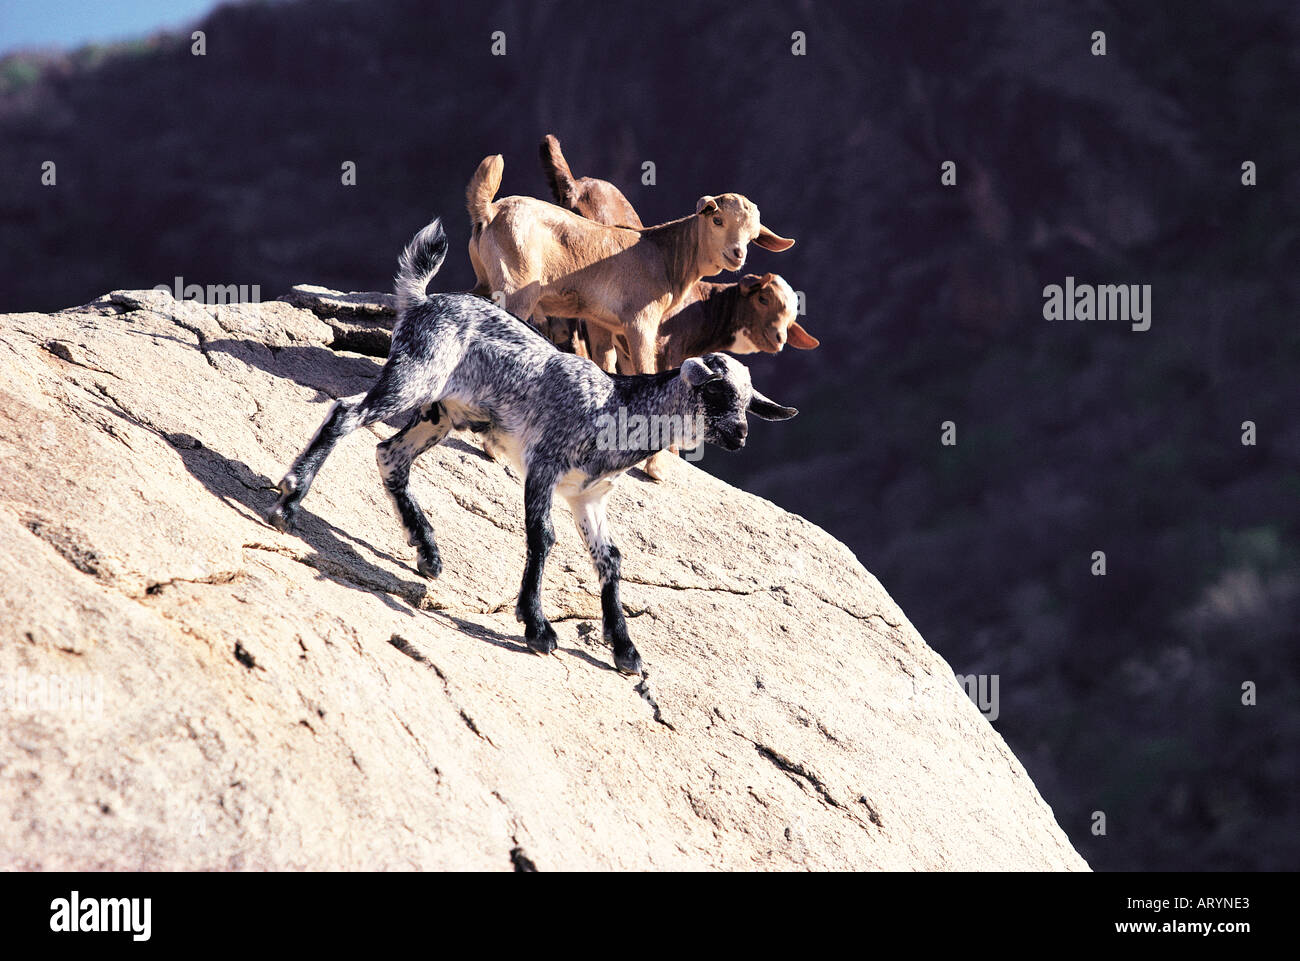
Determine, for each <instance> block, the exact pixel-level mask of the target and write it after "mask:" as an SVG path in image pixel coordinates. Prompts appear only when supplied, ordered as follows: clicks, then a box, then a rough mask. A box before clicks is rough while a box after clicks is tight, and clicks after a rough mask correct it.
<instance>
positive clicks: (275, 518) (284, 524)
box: [266, 504, 298, 533]
mask: <svg viewBox="0 0 1300 961" xmlns="http://www.w3.org/2000/svg"><path fill="white" fill-rule="evenodd" d="M297 513H298V512H297V510H295V509H294V508H292V507H286V506H285V505H284V504H276V505H275V506H274V507H272V508H271V512H270V513H269V514H267V515H266V522H267V523H268V524H270V525H271V526H272V527H274V528H275V529H276V530H278V531H284V532H286V533H288V531H289V529H290V528H291V527H293V520H294V515H295V514H297Z"/></svg>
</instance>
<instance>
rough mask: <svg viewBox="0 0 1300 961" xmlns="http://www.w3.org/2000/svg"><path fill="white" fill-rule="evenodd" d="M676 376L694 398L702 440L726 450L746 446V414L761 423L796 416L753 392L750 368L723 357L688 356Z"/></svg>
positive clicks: (791, 410)
mask: <svg viewBox="0 0 1300 961" xmlns="http://www.w3.org/2000/svg"><path fill="white" fill-rule="evenodd" d="M679 376H680V377H681V379H682V380H683V381H684V382H685V383H686V384H687V385H688V386H689V387H690V389H691V395H692V396H693V397H694V398H695V399H696V402H697V405H698V406H697V407H696V410H697V412H698V413H699V415H700V418H701V420H702V422H703V424H704V437H703V438H702V439H703V440H704V441H705V442H707V443H710V444H717V445H718V446H719V447H722V448H725V449H726V450H739V449H740V448H742V447H744V446H745V437H746V436H747V435H748V434H749V423H748V422H747V421H746V419H745V415H746V414H753V415H754V416H755V417H761V418H762V419H763V420H789V419H790V418H791V417H793V416H794V415H795V414H797V413H799V412H798V411H797V410H795V409H794V408H793V407H782V406H781V405H780V404H778V403H776V402H775V401H772V400H769V399H768V398H766V397H764V396H763V395H762V394H760V393H759V392H758V391H756V390H754V385H753V384H751V383H750V380H749V368H747V367H746V366H745V365H744V364H742V363H741V362H740V361H738V360H736V359H735V358H734V357H728V356H727V355H726V354H705V355H704V356H703V357H691V358H689V359H688V360H687V361H686V362H685V363H683V364H682V369H681V372H680V374H679Z"/></svg>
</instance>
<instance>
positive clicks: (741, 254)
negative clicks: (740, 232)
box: [731, 247, 745, 260]
mask: <svg viewBox="0 0 1300 961" xmlns="http://www.w3.org/2000/svg"><path fill="white" fill-rule="evenodd" d="M731 256H733V257H735V258H736V259H737V260H744V259H745V251H744V250H742V249H741V248H740V247H732V248H731Z"/></svg>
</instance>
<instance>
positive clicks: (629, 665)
mask: <svg viewBox="0 0 1300 961" xmlns="http://www.w3.org/2000/svg"><path fill="white" fill-rule="evenodd" d="M611 488H612V485H610V484H609V483H608V482H606V483H604V484H602V485H600V486H599V489H598V490H595V491H584V492H583V493H582V494H580V495H578V496H577V497H573V498H570V499H569V507H570V508H571V509H572V510H573V521H574V523H575V524H576V525H577V526H578V533H579V534H581V535H582V541H583V543H584V544H586V545H587V552H588V553H589V554H591V563H592V566H593V567H595V568H596V574H597V576H598V577H599V578H600V619H601V626H602V627H603V634H604V637H605V643H606V644H609V645H610V646H611V647H613V648H614V666H615V667H617V668H618V669H619V671H620V672H621V673H623V674H633V675H637V674H644V673H645V667H644V666H643V665H642V663H641V655H640V654H638V653H637V650H636V647H635V646H634V645H633V644H632V638H631V637H629V636H628V633H627V620H626V619H625V618H624V617H623V604H622V602H621V601H620V600H619V596H618V585H619V580H620V578H621V576H622V555H621V554H620V553H619V550H618V548H617V547H616V546H615V545H614V542H613V541H612V540H610V538H609V531H608V529H607V528H606V526H605V500H606V499H607V498H608V497H609V492H610V490H611Z"/></svg>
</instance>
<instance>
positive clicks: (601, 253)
mask: <svg viewBox="0 0 1300 961" xmlns="http://www.w3.org/2000/svg"><path fill="white" fill-rule="evenodd" d="M503 168H504V162H503V161H502V159H501V156H500V155H499V154H497V155H494V156H491V157H485V158H484V159H483V161H482V162H481V163H480V164H479V166H478V169H477V170H476V171H475V172H474V176H473V178H472V179H471V180H470V183H469V187H468V188H467V190H466V206H467V208H468V210H469V215H470V221H471V223H472V224H473V229H472V231H471V234H470V241H469V255H470V262H471V263H472V264H473V265H474V274H475V276H476V277H477V279H478V285H477V287H476V288H475V291H476V292H478V293H487V294H491V293H492V292H494V291H500V292H501V293H502V294H503V295H504V297H505V308H506V310H508V311H509V312H510V313H512V314H514V315H515V316H516V317H523V318H526V319H528V318H531V319H532V321H533V322H534V323H535V324H537V326H538V327H539V328H542V329H545V327H546V315H547V314H551V315H553V316H556V317H578V318H581V319H583V320H585V321H587V323H588V325H589V326H590V325H593V324H594V325H596V326H599V327H603V328H605V329H607V330H609V331H610V332H611V333H613V334H617V335H621V336H622V337H623V338H624V339H625V340H626V342H627V348H628V360H629V363H630V366H631V370H630V371H629V373H637V374H651V373H654V372H655V367H656V358H655V339H656V336H657V334H658V331H659V324H660V322H661V321H662V320H663V318H664V317H665V316H667V315H668V314H670V313H671V312H672V311H673V309H674V308H676V307H677V306H678V305H679V304H680V303H681V302H682V301H683V300H684V299H685V298H686V296H687V295H688V294H689V293H690V292H691V291H692V290H693V289H694V286H695V283H696V281H698V280H701V279H702V278H704V277H708V276H711V275H713V274H716V273H719V272H720V271H723V270H739V269H740V268H741V267H743V266H744V265H745V253H746V247H747V246H748V245H749V243H750V242H751V241H752V242H754V243H756V244H758V245H759V246H760V247H764V248H766V249H768V250H774V251H782V250H787V249H789V248H790V247H791V246H792V245H793V244H794V241H793V240H788V239H786V238H784V237H779V236H777V235H776V234H774V233H773V232H772V231H770V230H768V229H767V228H766V227H765V226H763V224H762V223H761V221H760V219H759V212H758V208H757V207H756V206H754V204H753V203H752V202H750V201H749V200H748V199H747V198H745V197H742V196H741V195H740V194H734V193H728V194H719V195H718V196H716V197H713V196H704V197H701V198H700V199H699V201H698V202H697V203H696V205H695V213H694V214H692V215H690V216H687V217H682V218H680V219H678V220H672V221H669V222H668V223H665V224H660V225H659V226H657V227H647V228H644V229H642V230H633V229H630V228H627V227H611V226H606V225H605V224H598V223H595V222H593V221H591V220H587V219H586V218H584V217H581V216H579V215H578V214H575V213H573V212H572V211H569V210H565V209H563V208H562V207H557V206H555V205H554V204H548V203H546V202H545V201H543V200H537V199H534V198H532V197H505V198H502V199H501V200H494V199H493V198H494V197H495V196H496V192H497V190H498V189H499V188H500V186H501V173H502V170H503Z"/></svg>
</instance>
